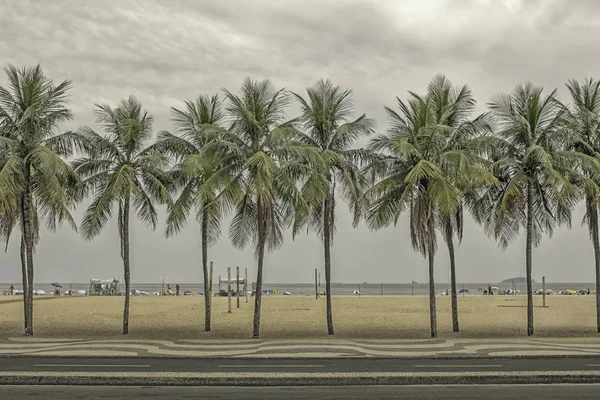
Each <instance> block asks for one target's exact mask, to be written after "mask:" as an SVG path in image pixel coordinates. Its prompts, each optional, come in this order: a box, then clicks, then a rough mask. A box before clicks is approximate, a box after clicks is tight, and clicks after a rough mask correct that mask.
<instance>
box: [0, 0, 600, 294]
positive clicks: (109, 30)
mask: <svg viewBox="0 0 600 400" xmlns="http://www.w3.org/2000/svg"><path fill="white" fill-rule="evenodd" d="M0 8H1V10H0V11H1V14H0V54H1V55H2V58H1V59H0V62H2V63H3V64H5V63H13V64H17V65H27V64H35V63H38V62H40V63H42V65H43V66H44V68H45V70H46V72H47V73H48V74H49V75H50V76H52V77H54V78H55V79H56V80H61V79H67V78H69V79H72V80H73V81H74V84H75V88H74V90H73V92H72V103H71V104H72V108H73V111H74V113H75V116H76V118H75V120H74V121H73V123H72V124H71V125H69V126H66V127H65V128H72V127H76V126H79V125H84V124H86V125H90V124H93V104H94V103H115V102H116V101H118V100H119V99H120V98H122V97H124V96H126V95H128V94H129V93H133V94H135V95H136V96H138V97H139V99H140V100H141V101H142V102H143V103H144V105H145V106H146V108H147V109H148V110H149V111H150V112H151V113H152V114H153V115H154V116H155V118H156V128H157V130H158V129H168V128H169V114H168V112H169V107H170V106H179V105H180V104H181V102H182V100H185V99H191V98H195V97H196V96H197V95H198V94H200V93H207V94H212V93H216V92H218V91H219V90H220V88H222V87H227V88H230V89H233V90H235V88H237V87H238V85H239V83H240V82H241V80H242V79H243V78H244V77H245V76H252V77H254V78H257V79H261V78H265V77H268V78H270V79H272V80H273V81H274V83H275V84H276V85H278V86H281V87H283V86H285V87H287V88H289V89H291V90H294V91H297V92H300V93H302V92H303V91H304V88H305V87H306V86H309V85H312V84H313V83H314V82H315V81H316V80H317V79H319V78H331V79H332V80H333V81H334V82H335V83H337V84H340V85H343V86H345V87H350V88H352V89H354V91H355V94H356V108H357V113H363V112H366V113H367V114H368V115H370V116H373V117H375V118H376V119H377V120H378V125H379V130H384V129H385V127H386V122H387V121H386V119H385V114H384V113H383V110H382V107H383V105H390V106H393V105H394V104H395V100H394V97H395V96H399V97H401V98H404V97H406V91H407V90H409V89H411V90H415V91H422V90H423V89H424V88H425V86H426V85H427V82H428V81H429V79H431V77H433V76H434V75H435V74H436V73H439V72H442V73H445V74H446V75H447V76H448V77H449V78H450V79H451V80H452V81H453V82H454V83H455V84H463V83H468V84H470V85H471V87H472V88H473V91H474V93H475V94H476V96H477V97H478V100H479V110H480V111H481V110H483V109H484V107H485V103H486V102H487V101H488V99H489V98H490V97H491V95H493V94H495V93H498V92H505V91H509V90H511V89H512V87H514V85H516V84H517V83H519V82H521V81H524V80H531V81H533V82H535V83H537V84H540V85H544V86H546V87H547V88H548V89H549V90H551V89H553V88H556V87H559V88H560V90H561V93H562V94H565V91H564V90H563V89H562V87H563V83H564V81H565V80H566V79H568V78H582V77H584V76H590V75H593V74H594V73H596V72H597V70H596V66H597V65H599V64H600V55H599V54H598V53H597V52H595V51H593V49H594V48H595V40H596V38H597V37H598V35H599V34H600V26H599V23H598V22H597V21H598V19H597V18H595V16H597V15H598V12H599V11H600V4H599V3H598V2H596V1H578V2H572V1H567V0H544V1H542V0H537V1H533V0H527V1H525V0H503V1H499V0H452V1H446V2H440V1H436V0H421V1H419V2H408V1H407V2H398V1H397V0H380V1H374V0H371V1H369V0H362V1H359V0H330V1H327V2H323V1H318V0H299V1H295V2H287V1H286V2H275V1H267V0H254V1H241V0H224V1H221V2H213V1H207V0H206V1H198V0H172V1H169V2H164V1H160V0H145V1H134V0H120V1H116V0H107V1H105V2H99V1H96V0H85V1H84V0H63V1H58V0H45V1H31V0H3V1H2V2H1V6H0ZM0 82H4V80H3V78H0ZM565 100H567V99H565ZM294 112H295V108H294V107H291V108H290V114H291V115H290V116H293V114H294ZM82 207H83V206H80V208H79V209H78V211H77V212H76V214H77V215H78V216H80V215H81V209H82ZM340 210H341V209H340ZM340 214H341V221H340V223H339V225H338V234H337V237H336V241H335V247H334V278H333V279H334V281H346V282H349V281H355V282H360V281H364V280H369V281H396V282H398V281H400V282H407V281H410V280H412V279H417V280H419V281H424V280H425V278H426V268H425V263H424V261H423V260H422V258H421V257H420V256H419V255H418V254H416V253H415V252H414V251H412V249H411V247H410V239H409V235H408V229H407V224H406V220H405V219H402V220H401V221H400V223H399V225H398V227H397V228H395V229H387V230H384V231H380V232H376V233H371V232H368V230H367V229H365V228H364V227H361V228H360V229H357V230H353V229H352V228H351V226H350V219H349V217H348V215H347V214H346V212H345V211H343V212H342V211H340ZM576 218H578V219H580V218H581V215H577V216H576ZM576 222H577V221H576ZM133 235H134V236H133V245H132V246H133V248H132V253H133V269H134V274H133V279H134V281H138V282H142V281H158V279H159V277H160V276H164V275H167V276H169V279H170V280H172V281H175V280H180V281H196V282H198V281H200V280H201V272H200V268H199V250H200V246H199V243H200V237H199V234H198V228H197V226H196V225H195V224H194V223H193V222H192V221H190V223H189V225H188V227H187V228H186V229H185V230H184V232H182V233H181V235H179V236H177V237H175V238H172V239H168V240H167V239H164V237H163V235H162V226H161V227H159V229H158V230H157V232H149V231H148V229H147V228H146V227H144V226H142V225H136V226H134V229H133ZM211 251H212V253H211V256H210V257H211V258H212V259H214V260H215V263H216V266H217V270H218V271H217V275H218V274H224V271H225V268H226V267H227V266H236V265H239V266H247V267H249V269H250V271H253V270H254V269H253V267H254V263H253V259H252V252H251V251H245V252H237V251H232V248H231V246H230V244H229V242H228V239H227V236H226V235H224V236H223V238H222V240H221V241H220V242H219V244H217V245H216V246H215V247H213V248H212V249H211ZM321 254H322V252H321V249H320V246H319V241H318V240H317V239H316V238H314V237H310V236H302V237H300V238H298V239H297V240H296V241H295V242H292V241H291V239H290V240H288V241H287V242H286V244H285V246H284V248H283V249H282V250H279V251H277V252H275V253H273V254H270V255H269V256H268V259H267V270H266V280H267V281H271V282H277V281H288V280H291V279H293V280H298V281H309V280H310V279H311V273H310V270H311V269H312V268H315V267H321V265H322V262H321ZM0 257H1V258H0V260H1V264H2V268H3V269H2V271H3V275H2V276H3V277H2V278H0V280H1V281H11V280H12V281H18V280H19V267H18V265H19V263H18V251H17V247H16V245H15V244H14V243H13V246H11V248H10V249H9V253H7V254H6V255H2V256H0ZM37 260H38V268H37V276H36V281H39V282H44V281H51V280H55V279H58V280H63V281H69V280H71V281H86V280H87V279H88V278H90V277H92V276H98V277H103V276H105V277H111V276H113V275H114V276H119V275H121V272H120V271H121V265H120V260H119V252H118V239H117V235H116V227H115V226H114V224H113V225H111V226H107V227H106V229H105V231H104V233H103V234H102V235H101V236H100V237H98V238H97V239H96V240H94V241H93V242H91V243H85V242H83V241H82V240H81V239H80V238H79V237H78V236H77V234H76V233H74V232H70V231H69V230H68V229H66V228H63V229H61V230H59V231H58V232H57V233H47V232H44V233H43V240H42V243H41V244H40V247H39V249H38V251H37ZM523 260H524V246H523V244H522V243H521V242H518V243H515V244H514V245H513V246H511V248H509V250H507V251H506V252H500V251H498V250H497V249H496V245H495V244H494V243H493V242H492V241H490V240H488V239H487V238H485V237H484V235H483V233H482V230H481V229H480V228H479V227H477V226H476V225H474V224H473V223H472V222H469V225H468V226H467V229H466V232H465V239H464V241H463V243H462V244H461V246H460V248H459V250H458V262H459V272H458V279H459V281H460V280H462V281H484V282H487V281H497V280H500V279H504V278H506V277H509V276H516V275H522V274H523ZM437 265H438V267H437V269H438V274H437V278H438V280H440V281H448V268H447V261H446V257H445V252H444V251H443V249H442V250H441V251H440V252H439V256H438V264H437ZM564 265H569V266H570V267H571V268H569V269H568V270H567V269H565V268H563V266H564ZM175 266H176V267H175ZM534 268H535V269H534V276H535V277H537V278H538V279H539V276H541V275H542V274H545V275H546V276H547V277H548V279H549V280H550V281H573V280H576V281H577V280H578V281H591V280H592V279H593V272H592V271H593V270H592V251H591V246H590V244H589V241H588V238H587V234H586V232H585V229H584V228H581V227H580V226H579V224H577V223H574V227H573V229H572V230H570V231H569V230H558V231H557V232H556V234H555V237H554V238H553V239H552V240H545V241H544V242H543V244H542V246H541V248H540V249H539V250H536V252H535V266H534Z"/></svg>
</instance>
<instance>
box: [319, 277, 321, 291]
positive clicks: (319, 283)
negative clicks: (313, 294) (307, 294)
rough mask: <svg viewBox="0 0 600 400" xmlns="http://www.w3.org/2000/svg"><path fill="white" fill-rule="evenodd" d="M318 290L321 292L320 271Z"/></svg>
mask: <svg viewBox="0 0 600 400" xmlns="http://www.w3.org/2000/svg"><path fill="white" fill-rule="evenodd" d="M319 292H321V273H320V272H319Z"/></svg>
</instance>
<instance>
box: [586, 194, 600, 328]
mask: <svg viewBox="0 0 600 400" xmlns="http://www.w3.org/2000/svg"><path fill="white" fill-rule="evenodd" d="M586 201H587V202H588V205H587V210H588V211H587V212H588V213H590V225H591V226H590V230H591V231H592V242H593V245H594V261H595V265H594V269H595V270H596V328H597V330H598V333H600V240H599V236H600V235H599V234H598V207H597V206H596V204H595V203H594V202H593V200H592V199H590V198H588V199H586Z"/></svg>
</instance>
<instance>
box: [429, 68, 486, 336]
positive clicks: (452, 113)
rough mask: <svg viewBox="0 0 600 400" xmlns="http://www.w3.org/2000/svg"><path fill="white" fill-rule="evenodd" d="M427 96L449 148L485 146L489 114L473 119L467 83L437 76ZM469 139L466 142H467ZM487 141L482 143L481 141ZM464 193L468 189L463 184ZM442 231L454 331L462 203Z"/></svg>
mask: <svg viewBox="0 0 600 400" xmlns="http://www.w3.org/2000/svg"><path fill="white" fill-rule="evenodd" d="M427 96H428V98H429V99H430V101H431V103H430V105H431V108H432V114H433V121H431V124H430V125H431V126H432V127H435V129H439V130H441V131H445V132H446V134H447V136H448V143H447V147H448V149H452V148H454V149H457V150H461V149H466V148H470V149H471V151H476V150H477V149H479V148H481V147H484V146H479V145H477V146H475V144H476V141H477V140H479V139H480V138H484V137H485V136H486V134H487V133H489V131H490V126H489V124H488V122H487V116H486V115H479V116H478V117H477V118H475V119H473V120H471V117H472V114H473V111H474V109H475V104H476V101H475V98H474V97H473V95H472V93H471V89H470V88H469V87H468V86H467V85H463V86H461V87H456V88H455V87H453V86H452V83H451V82H450V81H449V80H448V79H447V78H446V77H445V76H444V75H437V76H436V77H435V78H434V79H433V80H432V81H431V82H430V84H429V86H428V89H427ZM465 141H466V143H465ZM481 144H482V145H483V144H484V143H483V142H482V143H481ZM460 189H461V192H463V193H464V192H465V191H466V190H468V188H467V187H461V188H460ZM439 230H440V232H441V233H442V237H443V238H444V241H445V242H446V245H447V247H448V255H449V257H450V287H451V297H452V330H453V331H454V332H459V330H460V329H459V320H458V295H457V290H456V259H455V249H454V237H455V236H456V238H457V239H458V242H459V243H460V241H461V240H462V234H463V205H462V201H461V202H460V204H459V206H458V208H457V210H456V213H454V214H453V215H445V216H442V218H440V227H439Z"/></svg>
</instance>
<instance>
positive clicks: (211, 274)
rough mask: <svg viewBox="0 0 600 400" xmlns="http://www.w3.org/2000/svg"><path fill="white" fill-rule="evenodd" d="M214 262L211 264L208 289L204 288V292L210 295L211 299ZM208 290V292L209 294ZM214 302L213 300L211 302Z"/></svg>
mask: <svg viewBox="0 0 600 400" xmlns="http://www.w3.org/2000/svg"><path fill="white" fill-rule="evenodd" d="M212 288H213V262H212V261H211V262H210V273H209V274H208V287H207V288H204V292H205V293H208V295H209V297H212V296H213V292H212V291H213V290H212ZM207 290H208V292H207ZM211 301H212V300H211Z"/></svg>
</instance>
